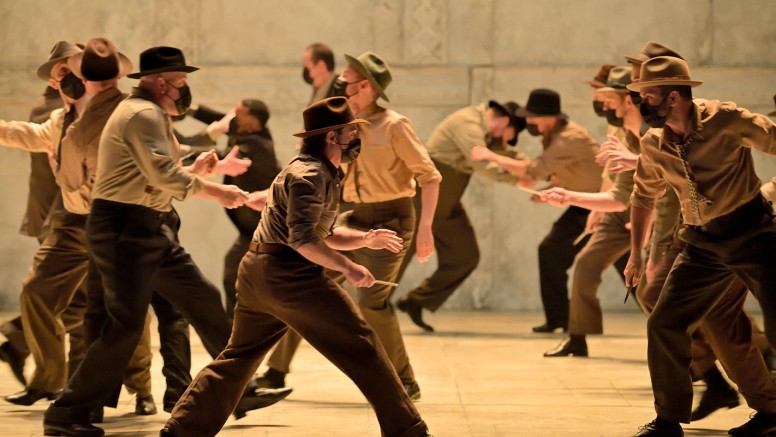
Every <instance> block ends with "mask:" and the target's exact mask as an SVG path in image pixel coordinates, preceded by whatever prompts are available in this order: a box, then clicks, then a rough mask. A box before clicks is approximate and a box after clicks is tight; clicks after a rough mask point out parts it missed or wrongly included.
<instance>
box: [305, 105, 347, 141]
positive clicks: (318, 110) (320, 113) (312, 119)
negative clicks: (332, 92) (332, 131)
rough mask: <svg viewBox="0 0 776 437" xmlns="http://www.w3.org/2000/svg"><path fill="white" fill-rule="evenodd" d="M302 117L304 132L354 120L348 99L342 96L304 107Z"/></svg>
mask: <svg viewBox="0 0 776 437" xmlns="http://www.w3.org/2000/svg"><path fill="white" fill-rule="evenodd" d="M302 118H303V119H304V130H305V132H311V131H317V130H321V129H326V128H329V127H334V126H341V125H343V124H348V123H350V122H351V121H353V120H355V117H354V116H353V112H352V111H351V110H350V106H348V99H346V98H344V97H331V98H328V99H323V100H319V101H317V102H315V103H313V104H312V105H310V106H308V107H307V108H305V110H304V112H303V113H302ZM321 133H323V132H321Z"/></svg>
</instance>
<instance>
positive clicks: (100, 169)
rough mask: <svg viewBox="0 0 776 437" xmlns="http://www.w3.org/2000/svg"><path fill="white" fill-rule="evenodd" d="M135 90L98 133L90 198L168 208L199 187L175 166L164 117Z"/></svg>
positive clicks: (177, 153)
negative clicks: (99, 135)
mask: <svg viewBox="0 0 776 437" xmlns="http://www.w3.org/2000/svg"><path fill="white" fill-rule="evenodd" d="M147 99H148V97H147V96H146V95H145V93H144V92H143V91H142V90H140V89H138V88H135V89H134V90H133V91H132V95H131V96H130V97H129V98H128V99H126V100H124V101H123V102H121V103H119V105H118V106H117V107H116V110H115V111H113V114H112V115H111V116H110V118H109V119H108V122H107V124H106V125H105V129H104V130H103V132H102V136H101V137H100V145H99V152H98V155H97V176H96V178H95V182H94V187H93V188H92V198H94V199H105V200H111V201H114V202H121V203H129V204H134V205H141V206H145V207H147V208H151V209H155V210H157V211H165V212H166V211H170V210H172V200H173V199H177V200H184V199H186V198H187V197H189V196H191V195H193V194H196V193H197V192H198V191H199V190H201V189H202V182H201V180H200V179H199V177H197V176H195V175H193V174H191V173H189V172H188V171H186V170H184V169H182V168H181V167H179V166H178V158H179V156H180V151H179V150H178V145H177V141H175V139H174V137H173V135H172V127H171V125H170V118H169V117H168V116H167V113H166V112H165V111H164V110H163V109H162V108H161V107H159V106H158V105H156V104H155V103H153V102H151V101H150V100H147Z"/></svg>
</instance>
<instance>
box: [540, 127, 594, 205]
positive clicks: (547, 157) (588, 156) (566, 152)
mask: <svg viewBox="0 0 776 437" xmlns="http://www.w3.org/2000/svg"><path fill="white" fill-rule="evenodd" d="M542 145H543V146H544V152H543V153H542V154H541V155H540V156H539V157H538V158H536V159H535V160H533V161H531V162H530V164H529V166H528V170H527V174H528V176H530V177H532V178H534V179H536V180H545V179H550V178H551V177H552V180H553V182H554V183H555V185H556V186H559V187H561V188H565V189H567V190H570V191H581V192H585V193H597V192H599V191H600V190H601V170H602V169H601V166H599V165H598V164H596V162H595V155H596V154H597V153H598V143H596V141H595V140H594V139H593V137H591V136H590V133H589V132H588V131H587V129H585V128H583V127H582V126H580V125H578V124H576V123H574V122H573V121H567V122H566V121H559V123H558V124H557V125H556V126H555V128H553V129H552V130H551V131H550V132H547V133H546V134H545V135H544V137H543V138H542Z"/></svg>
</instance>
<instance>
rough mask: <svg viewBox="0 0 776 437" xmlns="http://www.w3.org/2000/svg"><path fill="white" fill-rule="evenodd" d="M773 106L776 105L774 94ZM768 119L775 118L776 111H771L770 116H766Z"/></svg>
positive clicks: (775, 95)
mask: <svg viewBox="0 0 776 437" xmlns="http://www.w3.org/2000/svg"><path fill="white" fill-rule="evenodd" d="M773 104H774V105H776V94H774V95H773ZM768 117H776V111H773V112H771V113H770V114H768Z"/></svg>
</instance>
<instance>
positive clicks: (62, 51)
mask: <svg viewBox="0 0 776 437" xmlns="http://www.w3.org/2000/svg"><path fill="white" fill-rule="evenodd" d="M77 53H81V47H79V46H78V44H75V43H72V42H69V41H59V42H58V43H56V44H54V47H53V48H52V49H51V53H49V57H48V60H47V61H46V62H44V63H43V64H42V65H41V66H40V67H38V71H37V75H38V78H40V79H41V80H49V78H51V69H52V68H54V65H56V64H57V63H58V62H61V61H65V60H67V58H69V57H71V56H73V55H75V54H77Z"/></svg>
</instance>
